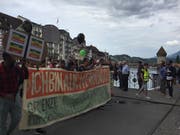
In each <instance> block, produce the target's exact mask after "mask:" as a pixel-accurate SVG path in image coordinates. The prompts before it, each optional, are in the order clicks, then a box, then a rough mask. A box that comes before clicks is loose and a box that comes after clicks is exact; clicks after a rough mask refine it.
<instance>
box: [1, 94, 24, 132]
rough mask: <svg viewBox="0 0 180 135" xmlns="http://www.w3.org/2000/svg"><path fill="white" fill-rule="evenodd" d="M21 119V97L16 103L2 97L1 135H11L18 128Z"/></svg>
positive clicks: (17, 98)
mask: <svg viewBox="0 0 180 135" xmlns="http://www.w3.org/2000/svg"><path fill="white" fill-rule="evenodd" d="M8 115H9V116H10V121H8ZM20 119H21V103H20V97H19V95H18V96H17V97H16V100H15V101H13V100H9V99H5V98H2V97H0V135H9V134H10V133H11V132H12V131H13V130H14V129H15V128H16V127H17V126H18V124H19V121H20ZM7 123H9V124H7Z"/></svg>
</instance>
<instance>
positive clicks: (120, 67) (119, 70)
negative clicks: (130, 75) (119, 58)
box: [118, 62, 123, 89]
mask: <svg viewBox="0 0 180 135" xmlns="http://www.w3.org/2000/svg"><path fill="white" fill-rule="evenodd" d="M122 67H123V65H122V62H119V66H118V78H119V88H120V89H121V88H123V78H122Z"/></svg>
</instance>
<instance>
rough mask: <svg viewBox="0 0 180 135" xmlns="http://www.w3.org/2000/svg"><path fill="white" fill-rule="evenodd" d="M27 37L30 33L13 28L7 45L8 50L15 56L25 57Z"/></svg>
mask: <svg viewBox="0 0 180 135" xmlns="http://www.w3.org/2000/svg"><path fill="white" fill-rule="evenodd" d="M27 39H28V35H26V34H24V33H22V32H19V31H16V30H12V29H11V30H10V32H9V37H8V42H7V45H6V52H8V53H9V54H13V55H15V56H19V57H23V56H24V53H25V49H26V45H27Z"/></svg>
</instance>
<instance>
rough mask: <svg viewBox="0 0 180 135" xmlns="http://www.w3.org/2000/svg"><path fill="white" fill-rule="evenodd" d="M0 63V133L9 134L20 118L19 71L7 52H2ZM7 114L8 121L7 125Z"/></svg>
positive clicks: (0, 134) (1, 134) (2, 134)
mask: <svg viewBox="0 0 180 135" xmlns="http://www.w3.org/2000/svg"><path fill="white" fill-rule="evenodd" d="M2 57H3V62H2V63H0V135H9V134H10V133H11V132H12V131H13V130H14V129H15V128H16V127H17V125H18V123H19V121H20V118H21V107H20V105H19V104H18V103H19V102H18V101H17V98H16V97H17V93H18V87H19V84H20V80H22V79H21V77H22V76H21V75H22V74H21V71H20V68H19V67H18V66H16V64H15V60H14V58H13V57H12V56H11V55H10V54H8V53H7V52H3V54H2ZM8 114H9V116H10V123H9V126H7V119H8Z"/></svg>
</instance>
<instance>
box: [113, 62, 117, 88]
mask: <svg viewBox="0 0 180 135" xmlns="http://www.w3.org/2000/svg"><path fill="white" fill-rule="evenodd" d="M117 81H118V64H117V63H114V65H113V84H115V85H116V86H117Z"/></svg>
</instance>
